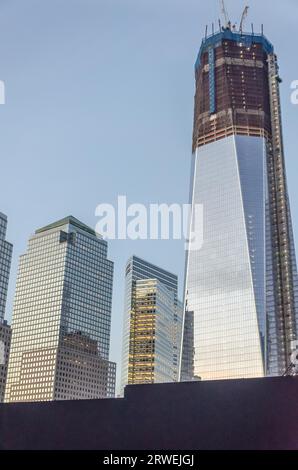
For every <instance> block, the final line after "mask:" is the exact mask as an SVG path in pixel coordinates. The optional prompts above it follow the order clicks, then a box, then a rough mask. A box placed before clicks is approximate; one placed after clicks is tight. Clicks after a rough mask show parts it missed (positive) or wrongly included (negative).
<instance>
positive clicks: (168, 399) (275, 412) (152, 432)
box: [0, 377, 298, 450]
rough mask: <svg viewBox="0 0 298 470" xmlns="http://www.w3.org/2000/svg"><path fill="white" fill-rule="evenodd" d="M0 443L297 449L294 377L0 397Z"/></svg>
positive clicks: (110, 447)
mask: <svg viewBox="0 0 298 470" xmlns="http://www.w3.org/2000/svg"><path fill="white" fill-rule="evenodd" d="M0 449H98V450H100V449H104V450H137V449H146V450H147V449H148V450H163V449H164V450H168V449H170V450H173V449H174V450H185V449H187V450H208V449H219V450H221V449H298V377H285V378H282V377H281V378H266V379H252V380H238V381H223V382H195V383H180V384H169V385H168V384H162V385H149V386H148V385H136V386H129V387H127V388H126V393H125V398H124V399H110V400H84V401H64V402H51V403H32V404H31V403H23V404H22V403H19V404H1V405H0Z"/></svg>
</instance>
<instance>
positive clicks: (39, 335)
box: [5, 217, 116, 402]
mask: <svg viewBox="0 0 298 470" xmlns="http://www.w3.org/2000/svg"><path fill="white" fill-rule="evenodd" d="M112 287H113V263H112V262H111V261H110V260H108V258H107V243H106V241H104V240H103V239H102V238H100V237H99V236H98V235H97V234H96V233H95V232H94V231H93V230H92V229H90V228H89V227H87V226H86V225H84V224H82V223H81V222H80V221H78V220H77V219H75V218H74V217H67V218H65V219H63V220H60V221H58V222H56V223H53V224H51V225H49V226H47V227H44V228H42V229H39V230H37V231H36V232H35V234H34V235H33V236H32V237H31V238H30V240H29V246H28V250H27V253H26V254H25V255H23V256H21V259H20V265H19V273H18V279H17V286H16V294H15V302H14V311H13V322H12V329H13V334H12V341H11V352H10V359H9V367H8V378H7V386H6V393H5V401H7V402H17V401H46V400H65V399H84V398H106V397H111V396H113V395H114V391H115V374H116V366H115V364H113V363H111V362H109V360H108V359H109V345H110V327H111V306H112Z"/></svg>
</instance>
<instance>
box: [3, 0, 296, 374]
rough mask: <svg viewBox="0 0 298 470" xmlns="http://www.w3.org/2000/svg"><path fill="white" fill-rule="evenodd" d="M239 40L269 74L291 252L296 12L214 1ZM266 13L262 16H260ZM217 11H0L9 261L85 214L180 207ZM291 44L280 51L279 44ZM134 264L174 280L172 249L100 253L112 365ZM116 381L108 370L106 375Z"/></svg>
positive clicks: (88, 218)
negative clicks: (270, 68) (262, 38)
mask: <svg viewBox="0 0 298 470" xmlns="http://www.w3.org/2000/svg"><path fill="white" fill-rule="evenodd" d="M226 4H227V6H228V9H229V13H230V16H231V19H232V20H233V21H238V22H239V18H240V16H241V12H242V10H243V8H244V6H245V5H246V4H249V5H250V7H251V8H250V14H249V18H248V20H247V27H248V28H249V27H250V23H251V22H254V24H255V31H260V24H261V23H264V25H265V26H264V27H265V34H266V35H267V36H268V38H269V39H270V40H271V41H272V42H273V43H274V45H275V49H276V52H277V53H278V55H279V62H280V67H281V76H282V78H283V84H282V104H283V118H284V134H285V149H286V159H287V170H288V182H289V190H290V196H291V203H292V215H293V222H294V228H295V235H296V239H298V238H297V237H298V189H297V184H296V180H297V176H296V175H297V170H298V159H297V150H296V149H297V145H296V135H297V123H298V106H294V105H292V104H291V101H290V95H291V90H290V84H291V82H292V81H293V80H295V79H296V80H298V66H297V59H296V57H297V52H296V48H297V41H295V39H294V38H295V34H296V27H297V24H296V23H297V17H298V2H297V0H284V1H283V2H277V1H274V2H273V1H272V0H262V1H256V0H251V1H249V0H245V1H244V2H243V1H239V0H230V1H229V0H227V1H226ZM273 4H274V7H273ZM218 16H219V2H218V1H217V0H209V1H208V2H207V1H202V0H63V1H61V0H43V1H42V2H41V1H40V0H0V79H1V80H4V81H5V85H6V105H5V106H0V129H1V132H0V135H1V139H0V154H1V166H0V181H1V183H0V211H2V212H4V213H6V214H7V215H8V218H9V229H8V239H9V240H10V241H11V242H12V243H13V244H14V259H13V267H12V276H11V283H10V293H9V300H8V305H7V318H8V319H10V318H11V312H12V300H13V293H14V287H15V279H16V272H17V264H18V257H19V255H20V254H22V253H24V252H25V250H26V244H27V240H28V238H29V236H30V234H32V233H33V232H34V231H35V229H36V228H38V227H41V226H43V225H46V224H48V223H50V222H52V221H55V220H57V219H59V218H62V217H64V216H66V215H69V214H72V215H74V216H75V217H77V218H79V219H81V220H82V221H83V222H85V223H87V224H89V225H91V226H93V227H94V226H95V223H96V221H97V220H96V218H95V215H94V211H95V207H96V206H97V204H99V203H103V202H106V203H115V202H116V200H117V196H118V194H121V195H122V194H124V195H127V198H128V203H133V202H138V203H144V204H147V203H150V202H152V203H160V202H168V203H173V202H177V203H186V202H188V192H189V172H190V157H191V135H192V120H193V95H194V73H193V64H194V62H195V59H196V55H197V52H198V49H199V46H200V43H201V38H202V36H203V35H204V32H205V24H206V23H208V24H209V25H211V22H212V21H214V22H215V23H216V24H217V18H218ZM292 38H293V39H292ZM133 253H134V254H136V255H139V256H141V257H144V258H145V259H147V260H149V261H152V262H153V263H157V264H159V265H160V266H162V267H164V268H166V269H169V270H170V271H172V272H174V273H177V274H178V275H179V279H180V288H181V287H182V280H183V269H184V247H183V242H182V241H137V242H132V241H111V242H110V243H109V254H110V258H111V259H112V260H113V261H114V262H115V280H114V298H113V321H112V344H111V359H112V360H115V361H117V362H119V360H120V357H121V348H120V346H121V333H122V311H123V296H124V265H125V262H126V260H127V258H128V257H129V256H130V255H131V254H133ZM118 372H120V368H119V370H118Z"/></svg>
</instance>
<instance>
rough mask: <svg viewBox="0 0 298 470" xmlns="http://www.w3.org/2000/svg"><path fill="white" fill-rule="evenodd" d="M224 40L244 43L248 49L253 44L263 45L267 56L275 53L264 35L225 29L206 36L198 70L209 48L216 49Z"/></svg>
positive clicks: (198, 61)
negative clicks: (203, 55)
mask: <svg viewBox="0 0 298 470" xmlns="http://www.w3.org/2000/svg"><path fill="white" fill-rule="evenodd" d="M223 40H227V41H235V42H239V43H244V45H245V46H246V47H251V45H252V44H262V46H263V48H264V50H265V51H266V52H267V54H272V53H273V52H274V47H273V45H272V44H271V42H270V41H268V39H267V38H266V37H265V36H264V34H256V33H243V32H242V33H241V32H240V31H232V30H231V29H229V28H227V29H223V30H222V31H217V32H215V33H214V34H211V35H210V36H206V37H205V38H204V39H203V41H202V44H201V47H200V51H199V55H198V59H197V61H196V68H198V67H199V65H200V60H201V57H202V54H204V52H206V51H207V50H208V49H209V48H212V47H216V46H217V45H218V44H219V43H221V42H222V41H223Z"/></svg>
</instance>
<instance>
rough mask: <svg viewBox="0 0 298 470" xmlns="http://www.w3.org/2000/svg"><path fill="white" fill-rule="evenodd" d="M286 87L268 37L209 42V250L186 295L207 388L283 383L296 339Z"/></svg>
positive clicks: (205, 80) (198, 143) (194, 268)
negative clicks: (269, 380)
mask: <svg viewBox="0 0 298 470" xmlns="http://www.w3.org/2000/svg"><path fill="white" fill-rule="evenodd" d="M279 83H280V78H279V74H278V65H277V58H276V55H275V54H274V50H273V46H272V44H271V43H270V42H269V41H268V40H267V39H266V38H265V36H264V35H263V34H261V35H258V34H247V33H240V32H236V31H231V29H230V28H224V29H223V30H222V31H220V32H218V33H215V34H213V35H212V36H209V37H206V38H205V39H204V40H203V43H202V46H201V49H200V52H199V56H198V60H197V63H196V95H195V116H194V134H193V161H192V182H191V198H192V205H193V210H192V221H191V230H192V231H193V232H195V231H196V230H203V245H202V247H201V249H199V250H196V249H192V246H191V245H190V247H189V251H188V253H187V263H186V286H185V309H186V313H185V315H186V316H187V315H188V314H189V313H190V314H191V315H192V317H193V325H192V332H191V336H192V341H193V345H194V368H193V375H194V376H196V377H201V378H202V379H207V380H213V379H234V378H249V377H262V376H264V375H279V374H282V373H283V372H284V371H285V370H286V368H287V367H288V366H289V363H290V357H291V353H292V351H293V349H294V341H295V340H296V339H297V324H298V322H297V306H298V303H297V301H298V297H297V269H296V259H295V250H294V241H293V233H292V225H291V217H290V207H289V198H288V192H287V184H286V175H285V163H284V150H283V141H282V126H281V112H280V98H279ZM196 205H202V209H203V227H198V224H197V223H196V222H197V221H196V220H195V207H196ZM185 334H187V335H188V337H189V336H190V332H189V331H187V333H185ZM189 341H190V340H189ZM181 379H182V380H183V379H184V372H183V358H182V365H181Z"/></svg>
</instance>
